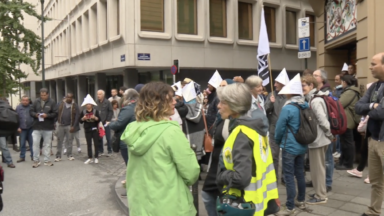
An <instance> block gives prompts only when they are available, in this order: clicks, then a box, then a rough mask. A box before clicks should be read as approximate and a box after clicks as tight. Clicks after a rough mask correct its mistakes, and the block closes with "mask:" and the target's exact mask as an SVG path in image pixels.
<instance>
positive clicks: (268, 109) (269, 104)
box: [264, 92, 276, 113]
mask: <svg viewBox="0 0 384 216" xmlns="http://www.w3.org/2000/svg"><path fill="white" fill-rule="evenodd" d="M271 96H272V92H271V93H269V94H268V96H267V99H266V100H265V103H264V108H265V111H266V112H267V113H270V112H272V111H273V108H274V103H272V102H271ZM275 100H276V97H275Z"/></svg>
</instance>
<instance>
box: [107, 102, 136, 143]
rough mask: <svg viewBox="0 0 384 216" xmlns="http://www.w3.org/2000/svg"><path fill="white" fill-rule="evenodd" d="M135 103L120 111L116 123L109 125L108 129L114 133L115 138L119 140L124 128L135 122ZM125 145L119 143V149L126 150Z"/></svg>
mask: <svg viewBox="0 0 384 216" xmlns="http://www.w3.org/2000/svg"><path fill="white" fill-rule="evenodd" d="M135 107H136V103H131V104H129V105H127V106H125V107H123V108H122V109H121V110H120V113H119V116H118V117H117V121H114V122H111V123H109V128H111V129H112V130H114V131H115V137H116V138H118V139H120V137H121V135H122V134H123V132H124V130H125V128H126V127H127V126H128V124H129V123H131V122H134V121H136V116H135ZM126 148H127V145H126V144H125V143H124V142H122V141H120V149H126Z"/></svg>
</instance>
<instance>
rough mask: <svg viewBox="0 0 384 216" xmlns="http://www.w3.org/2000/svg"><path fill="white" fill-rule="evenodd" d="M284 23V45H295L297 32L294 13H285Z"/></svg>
mask: <svg viewBox="0 0 384 216" xmlns="http://www.w3.org/2000/svg"><path fill="white" fill-rule="evenodd" d="M285 22H286V25H285V27H286V29H285V35H286V43H287V44H297V38H296V32H297V26H296V24H297V19H296V12H294V11H286V12H285Z"/></svg>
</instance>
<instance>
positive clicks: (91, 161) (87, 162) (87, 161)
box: [84, 159, 93, 164]
mask: <svg viewBox="0 0 384 216" xmlns="http://www.w3.org/2000/svg"><path fill="white" fill-rule="evenodd" d="M90 163H93V160H92V159H88V160H86V161H85V162H84V164H90Z"/></svg>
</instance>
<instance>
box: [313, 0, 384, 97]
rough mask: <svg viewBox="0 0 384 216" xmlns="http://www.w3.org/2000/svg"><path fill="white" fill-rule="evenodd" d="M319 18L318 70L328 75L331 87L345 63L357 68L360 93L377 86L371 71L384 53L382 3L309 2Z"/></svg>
mask: <svg viewBox="0 0 384 216" xmlns="http://www.w3.org/2000/svg"><path fill="white" fill-rule="evenodd" d="M309 3H310V4H311V6H312V8H313V10H314V12H315V15H316V23H317V24H318V25H317V27H316V34H317V41H316V46H317V66H318V67H319V68H324V69H325V70H326V71H327V72H328V77H329V78H330V81H331V83H332V82H333V81H334V77H335V75H336V74H340V72H341V69H342V66H343V63H344V62H346V63H347V64H349V65H354V66H355V68H356V77H357V78H358V79H359V86H360V91H361V92H362V93H364V92H365V90H366V89H365V85H366V84H367V83H370V82H374V81H375V80H374V78H373V77H372V74H371V72H370V70H369V67H370V63H371V59H372V57H373V56H374V55H375V54H377V53H379V52H383V51H384V41H382V40H380V38H381V36H382V34H381V33H383V32H384V30H383V28H381V24H380V20H382V18H384V14H382V13H381V10H382V9H384V1H381V0H338V1H335V0H309Z"/></svg>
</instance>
